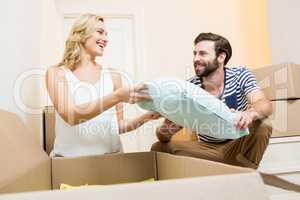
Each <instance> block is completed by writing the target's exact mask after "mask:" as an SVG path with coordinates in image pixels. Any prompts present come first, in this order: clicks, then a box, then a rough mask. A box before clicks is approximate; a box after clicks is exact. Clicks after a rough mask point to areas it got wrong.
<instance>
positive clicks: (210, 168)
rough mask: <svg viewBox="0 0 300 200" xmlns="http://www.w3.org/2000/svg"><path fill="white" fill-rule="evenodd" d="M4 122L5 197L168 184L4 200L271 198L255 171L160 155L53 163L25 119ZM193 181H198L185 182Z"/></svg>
mask: <svg viewBox="0 0 300 200" xmlns="http://www.w3.org/2000/svg"><path fill="white" fill-rule="evenodd" d="M0 119H1V122H2V123H1V126H0V127H1V128H0V135H1V146H0V149H1V151H2V155H3V156H2V157H1V158H0V161H1V171H0V173H1V176H0V192H1V193H8V192H11V193H12V192H23V191H36V190H50V189H51V188H52V189H57V188H58V187H59V185H60V184H61V183H67V184H71V185H84V184H95V185H96V184H97V185H108V184H119V183H132V182H140V181H144V180H147V179H149V178H153V177H154V178H155V179H156V180H168V181H158V182H155V183H135V184H122V185H113V186H97V187H96V186H92V187H87V188H81V189H78V190H70V191H66V192H62V191H57V192H46V193H33V194H12V195H3V196H2V195H0V199H6V200H7V199H22V200H24V199H39V197H40V199H66V198H67V197H69V198H73V199H82V198H85V199H96V198H97V199H98V198H99V197H100V198H101V197H102V198H103V197H107V198H108V197H110V198H122V199H126V198H127V199H129V198H130V199H138V198H139V199H140V198H142V197H143V199H150V197H151V198H154V197H155V198H159V197H163V196H166V197H168V198H169V197H173V198H172V199H179V197H180V199H182V198H184V197H186V198H190V199H220V198H222V199H240V198H241V197H242V198H243V199H245V200H247V199H249V200H250V199H251V200H252V199H267V194H266V192H265V187H264V184H263V182H262V180H261V178H260V176H259V175H258V173H256V172H255V171H254V170H252V169H247V168H240V167H234V166H230V165H225V164H221V163H216V162H212V161H207V160H202V159H195V158H189V157H180V156H174V155H170V154H164V153H156V152H139V153H130V154H110V155H99V156H82V157H73V158H63V157H61V158H53V159H50V158H49V157H48V156H47V154H46V153H45V152H44V151H43V150H42V148H41V147H40V145H39V144H38V143H37V142H35V141H33V137H29V135H30V134H28V131H27V129H26V127H25V126H24V125H23V123H22V121H21V120H20V118H18V117H17V116H16V115H15V114H12V113H9V112H6V111H1V110H0ZM50 161H51V162H50ZM191 177H194V178H192V179H180V178H191ZM170 179H176V180H170ZM228 183H230V184H228ZM216 191H218V192H216ZM183 194H184V195H183Z"/></svg>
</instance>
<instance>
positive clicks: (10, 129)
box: [0, 110, 51, 193]
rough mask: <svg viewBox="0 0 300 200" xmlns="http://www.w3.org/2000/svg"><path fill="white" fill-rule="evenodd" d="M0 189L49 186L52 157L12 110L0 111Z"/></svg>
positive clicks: (25, 188)
mask: <svg viewBox="0 0 300 200" xmlns="http://www.w3.org/2000/svg"><path fill="white" fill-rule="evenodd" d="M0 136H1V137H0V138H1V139H0V149H1V150H0V152H1V157H0V163H1V165H0V173H1V175H0V192H2V193H7V192H20V191H32V190H47V189H51V160H50V158H49V157H48V155H47V154H46V153H45V152H44V151H41V147H40V145H39V142H38V141H35V138H34V137H33V135H31V134H30V133H29V132H28V130H27V128H26V127H25V126H24V124H23V122H22V121H21V120H20V118H19V117H17V116H16V115H15V114H13V113H10V112H6V111H3V110H1V111H0Z"/></svg>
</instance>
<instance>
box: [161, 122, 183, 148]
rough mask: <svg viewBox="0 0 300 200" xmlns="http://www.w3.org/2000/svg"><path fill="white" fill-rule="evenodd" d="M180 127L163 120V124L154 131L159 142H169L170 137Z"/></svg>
mask: <svg viewBox="0 0 300 200" xmlns="http://www.w3.org/2000/svg"><path fill="white" fill-rule="evenodd" d="M181 129H182V127H181V126H179V125H177V124H175V123H173V122H171V121H170V120H168V119H165V121H164V123H163V124H162V125H161V126H160V127H158V128H157V129H156V136H157V138H158V140H159V141H160V142H169V141H170V140H171V138H172V136H173V135H174V134H175V133H177V132H178V131H179V130H181Z"/></svg>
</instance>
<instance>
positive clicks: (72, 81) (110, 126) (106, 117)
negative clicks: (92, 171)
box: [52, 67, 122, 156]
mask: <svg viewBox="0 0 300 200" xmlns="http://www.w3.org/2000/svg"><path fill="white" fill-rule="evenodd" d="M62 68H63V70H64V72H65V77H66V80H67V83H68V88H69V95H70V96H71V98H73V101H74V103H75V104H76V105H79V104H86V103H88V102H91V101H93V100H96V99H99V98H102V97H104V96H106V95H108V94H110V93H111V92H113V90H114V84H113V81H112V78H111V73H110V72H109V70H107V69H102V70H101V75H100V79H99V81H98V82H97V83H95V84H91V83H87V82H82V81H80V80H79V79H78V78H77V77H76V76H75V75H74V74H73V73H72V71H71V70H70V69H68V68H66V67H62ZM91 106H92V105H88V106H87V107H86V111H87V112H88V110H89V109H92V108H91ZM116 113H117V112H116V107H112V108H110V109H108V110H106V111H105V112H103V113H101V114H100V115H98V116H96V117H94V118H92V119H90V120H88V121H86V122H83V123H80V124H77V125H74V126H71V125H69V124H68V123H66V122H65V121H64V120H63V119H62V118H61V116H60V115H59V114H58V113H57V112H56V117H55V119H56V120H55V134H56V138H55V142H54V148H53V152H52V155H53V156H83V155H97V154H106V153H113V152H119V151H121V149H122V147H121V142H120V137H119V127H118V121H117V114H116Z"/></svg>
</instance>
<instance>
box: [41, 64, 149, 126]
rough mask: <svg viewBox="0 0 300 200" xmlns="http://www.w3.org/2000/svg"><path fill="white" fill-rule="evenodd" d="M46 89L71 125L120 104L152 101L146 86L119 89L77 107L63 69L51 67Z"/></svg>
mask: <svg viewBox="0 0 300 200" xmlns="http://www.w3.org/2000/svg"><path fill="white" fill-rule="evenodd" d="M46 87H47V90H48V93H49V96H50V98H51V100H52V102H53V105H54V107H55V109H56V110H57V112H58V113H59V114H60V116H61V117H62V118H63V119H64V120H65V121H66V122H67V123H68V124H70V125H76V124H79V123H82V122H85V121H87V120H89V119H91V118H93V117H95V116H97V115H99V114H101V113H102V112H104V111H106V110H107V109H109V108H111V107H113V106H115V105H117V104H118V103H120V102H129V103H135V102H137V101H141V100H148V99H150V97H149V95H148V94H147V93H145V92H144V91H145V89H146V88H145V86H143V85H140V86H137V87H133V88H118V89H117V90H115V91H114V92H112V93H111V94H109V95H106V96H104V97H103V98H101V99H97V100H95V101H92V102H89V103H86V104H80V105H76V104H74V102H73V99H72V98H71V96H70V91H69V88H68V84H67V80H66V78H65V75H64V71H63V69H61V68H60V67H50V68H49V69H48V70H47V73H46Z"/></svg>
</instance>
